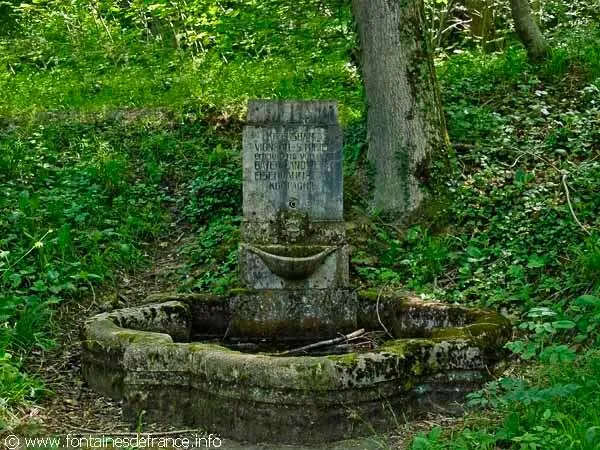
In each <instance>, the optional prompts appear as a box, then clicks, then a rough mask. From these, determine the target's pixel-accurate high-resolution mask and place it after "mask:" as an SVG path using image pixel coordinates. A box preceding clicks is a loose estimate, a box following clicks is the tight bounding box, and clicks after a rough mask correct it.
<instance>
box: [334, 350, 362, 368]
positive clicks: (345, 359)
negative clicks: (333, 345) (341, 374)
mask: <svg viewBox="0 0 600 450" xmlns="http://www.w3.org/2000/svg"><path fill="white" fill-rule="evenodd" d="M327 358H328V359H329V360H331V361H333V362H334V363H335V364H336V366H337V367H341V368H345V369H347V368H350V367H356V365H357V364H358V361H359V359H358V354H357V353H354V352H353V353H346V354H344V355H331V356H327Z"/></svg>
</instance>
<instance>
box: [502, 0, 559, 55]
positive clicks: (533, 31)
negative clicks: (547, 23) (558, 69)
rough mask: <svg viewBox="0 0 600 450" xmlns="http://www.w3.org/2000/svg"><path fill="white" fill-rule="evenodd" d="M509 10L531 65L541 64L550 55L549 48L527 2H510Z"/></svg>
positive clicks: (511, 0)
mask: <svg viewBox="0 0 600 450" xmlns="http://www.w3.org/2000/svg"><path fill="white" fill-rule="evenodd" d="M510 9H511V11H512V16H513V19H514V21H515V30H516V32H517V35H518V36H519V39H520V40H521V42H522V43H523V45H524V46H525V49H526V50H527V56H528V57H529V60H530V61H531V62H532V63H540V62H543V61H544V60H545V59H546V58H547V57H548V55H549V54H550V48H549V47H548V44H547V43H546V40H545V39H544V36H543V35H542V32H541V31H540V27H539V26H538V24H537V23H536V21H535V19H534V18H533V14H532V12H531V6H530V5H529V0H510Z"/></svg>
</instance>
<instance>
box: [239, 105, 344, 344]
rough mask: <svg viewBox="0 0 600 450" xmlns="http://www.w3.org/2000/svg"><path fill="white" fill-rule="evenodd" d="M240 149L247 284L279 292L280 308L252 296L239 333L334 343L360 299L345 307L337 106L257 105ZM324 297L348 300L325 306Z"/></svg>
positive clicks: (243, 268)
mask: <svg viewBox="0 0 600 450" xmlns="http://www.w3.org/2000/svg"><path fill="white" fill-rule="evenodd" d="M243 147H244V157H243V163H244V221H243V223H242V244H241V246H240V253H239V264H240V279H241V280H242V282H243V283H244V285H245V286H246V287H247V288H249V289H254V290H265V291H266V290H269V291H271V290H276V289H279V290H281V291H282V293H281V294H278V295H277V296H276V298H277V301H276V302H273V298H275V297H274V296H273V294H268V295H266V296H259V295H257V296H253V297H252V299H253V301H255V302H256V304H255V305H253V307H252V308H244V309H243V310H240V311H239V315H238V316H237V318H236V320H237V321H236V322H235V323H237V324H240V327H238V328H237V329H238V331H240V330H241V329H242V328H243V329H250V328H252V329H254V330H258V329H261V328H262V329H263V330H271V331H275V330H279V331H285V329H288V326H290V327H289V329H290V330H292V329H293V334H292V335H291V336H281V337H282V338H286V337H287V338H292V337H294V338H295V337H296V336H298V334H300V333H301V332H302V327H304V332H305V333H306V335H307V336H316V335H318V334H319V333H320V334H321V335H324V336H328V335H331V334H332V332H333V334H335V333H336V331H335V326H336V321H337V320H341V322H339V323H338V324H337V325H338V332H339V331H341V330H344V329H346V327H347V325H348V323H355V322H356V311H354V312H352V311H350V310H349V306H350V305H354V307H355V306H356V301H355V300H356V296H355V295H353V296H351V297H352V298H353V299H354V300H353V301H351V302H348V301H345V299H342V297H341V296H340V295H339V292H341V291H339V290H340V289H346V288H348V287H349V284H350V280H349V250H348V246H347V245H346V238H345V227H344V222H343V176H342V159H343V154H342V132H341V128H340V126H339V124H338V118H337V104H336V103H335V102H321V101H262V100H257V101H251V102H250V103H249V105H248V123H247V126H246V127H245V129H244V137H243ZM324 289H331V290H337V291H336V292H334V293H332V294H324V293H323V292H322V291H323V290H324ZM324 298H326V299H328V300H330V301H332V302H336V301H338V300H344V301H342V303H340V304H339V305H337V304H336V303H333V304H331V305H327V306H326V307H325V305H324V304H323V299H324ZM294 302H299V303H297V304H296V303H294ZM338 310H342V311H344V314H339V313H337V311H338ZM243 313H248V314H246V315H245V316H244V315H243ZM346 313H347V314H346ZM320 314H321V315H320ZM263 320H264V322H263ZM252 321H255V322H254V323H252ZM242 323H243V324H244V326H243V327H242V326H241V324H242ZM275 324H279V325H278V326H274V325H275ZM292 324H293V325H292ZM298 327H300V328H298ZM332 327H333V328H332ZM319 328H321V330H320V331H319ZM332 329H333V331H332ZM315 333H316V334H315ZM256 335H257V334H256V332H254V333H252V334H251V336H256Z"/></svg>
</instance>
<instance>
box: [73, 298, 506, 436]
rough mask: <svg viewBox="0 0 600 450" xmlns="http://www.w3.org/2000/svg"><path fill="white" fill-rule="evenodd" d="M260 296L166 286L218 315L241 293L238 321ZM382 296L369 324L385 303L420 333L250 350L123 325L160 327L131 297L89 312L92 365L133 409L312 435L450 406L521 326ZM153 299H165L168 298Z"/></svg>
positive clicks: (395, 318)
mask: <svg viewBox="0 0 600 450" xmlns="http://www.w3.org/2000/svg"><path fill="white" fill-rule="evenodd" d="M252 295H253V294H252V293H250V292H248V293H243V292H236V293H235V294H232V296H231V297H229V298H223V299H217V298H214V297H213V296H204V297H202V296H177V295H174V296H168V297H167V298H168V299H170V300H171V302H170V304H169V305H168V308H167V309H169V310H173V307H174V306H175V307H176V308H175V309H177V310H178V311H179V312H180V313H182V314H183V313H185V312H187V314H189V315H191V311H193V310H194V309H195V308H198V307H199V306H198V304H199V303H201V302H202V301H203V300H205V301H206V302H207V303H209V304H210V306H208V307H207V308H208V309H209V310H210V311H212V314H215V315H216V314H217V310H218V308H217V306H218V305H222V304H226V303H231V304H230V305H229V306H228V307H226V308H222V312H223V314H231V315H232V316H231V317H233V320H235V314H236V311H238V310H239V309H238V307H239V305H237V306H236V301H237V302H239V298H240V297H243V296H247V297H248V300H249V302H248V304H255V302H254V303H253V302H252V298H251V297H252ZM377 297H378V298H374V296H373V295H372V294H371V295H369V294H366V295H361V296H360V299H361V303H362V307H361V313H360V314H359V319H360V320H361V322H362V323H378V318H377V309H378V308H379V311H380V313H383V316H381V314H380V318H381V319H382V320H386V321H389V323H400V324H409V325H412V326H413V328H412V329H413V330H415V333H416V334H415V335H416V336H420V337H406V336H405V337H402V338H399V339H394V340H390V341H388V342H386V343H385V344H384V345H383V346H381V347H380V348H379V349H378V350H377V351H371V352H366V353H350V354H345V355H335V356H322V357H316V356H300V357H289V356H288V357H283V356H274V355H269V354H246V353H240V352H236V351H232V350H229V349H227V348H225V347H222V346H219V345H215V344H198V343H193V342H192V343H174V342H173V339H172V338H171V337H170V336H168V335H166V334H161V333H149V332H146V331H144V330H143V329H142V330H133V329H124V328H122V327H119V326H118V325H117V324H116V322H117V321H119V323H127V324H131V326H140V327H143V326H145V325H149V326H155V323H153V322H152V321H150V322H148V321H143V320H139V317H140V311H139V308H132V309H125V310H121V311H119V313H118V314H109V315H107V314H103V315H99V316H96V317H95V318H93V319H92V320H91V321H90V322H88V324H87V325H86V327H85V329H84V345H83V350H84V351H83V365H84V374H85V376H86V379H87V380H88V382H89V383H90V384H91V385H92V386H93V387H94V388H95V389H96V390H98V391H99V392H103V393H106V394H107V395H111V396H113V397H115V398H123V399H124V409H125V411H126V413H127V414H128V415H129V416H130V417H131V418H132V420H135V418H137V417H138V413H139V412H140V411H141V410H145V411H146V412H147V413H146V415H145V417H146V418H147V419H148V420H151V421H157V422H161V423H168V424H170V425H173V424H181V425H185V426H199V427H202V428H203V429H207V430H209V431H210V432H214V433H218V434H220V435H221V436H223V437H225V438H237V439H240V440H250V441H253V442H261V441H270V442H277V443H302V444H307V443H308V444H309V443H317V442H323V441H332V440H338V439H342V438H347V437H350V436H354V435H361V434H369V433H370V432H372V429H380V428H386V427H389V426H393V425H394V423H395V419H394V417H393V415H392V414H391V413H389V408H390V407H391V408H393V409H394V411H395V413H396V415H397V414H404V415H405V416H406V417H409V418H410V417H415V416H417V415H419V414H420V413H421V412H424V411H429V410H430V409H431V408H432V407H434V406H442V407H447V406H448V404H449V403H451V402H454V401H459V400H461V399H462V397H463V396H464V393H465V392H469V391H471V390H473V389H475V388H477V387H478V386H480V384H481V383H482V382H483V381H484V380H485V379H486V378H487V376H488V370H493V367H494V365H495V364H496V363H497V362H498V361H500V360H501V358H502V352H501V351H500V350H498V349H499V348H501V347H502V344H503V343H504V342H506V340H507V339H508V336H509V333H510V325H509V324H508V322H507V321H506V319H504V318H502V317H501V316H499V315H497V314H495V313H490V312H487V311H481V310H473V311H471V310H467V309H465V308H460V307H456V306H448V305H443V304H439V303H428V302H423V301H420V300H418V299H415V298H412V297H408V296H405V297H401V298H396V299H394V297H393V296H390V295H388V296H386V297H385V298H381V297H382V296H377ZM177 299H180V300H181V302H180V304H179V305H177V303H178V302H177ZM194 305H195V306H194ZM374 305H375V309H374V308H373V306H374ZM144 308H150V309H152V310H154V311H160V310H161V307H160V305H147V306H145V307H144ZM142 316H143V314H142ZM227 317H230V316H227ZM174 320H176V321H177V322H178V323H180V324H186V323H189V321H190V320H191V317H188V320H185V318H182V317H180V315H177V316H174ZM217 322H218V323H225V322H226V320H223V319H220V320H219V321H217ZM359 325H360V324H359ZM223 326H224V325H223ZM419 327H420V328H419ZM170 328H171V329H173V330H175V331H174V332H175V333H177V334H181V333H182V330H181V329H180V330H177V328H178V327H170ZM228 328H229V326H228ZM391 329H394V328H393V326H392V327H391ZM215 331H216V332H219V333H226V332H227V330H223V329H215ZM191 334H192V335H194V334H195V330H193V329H192V330H191Z"/></svg>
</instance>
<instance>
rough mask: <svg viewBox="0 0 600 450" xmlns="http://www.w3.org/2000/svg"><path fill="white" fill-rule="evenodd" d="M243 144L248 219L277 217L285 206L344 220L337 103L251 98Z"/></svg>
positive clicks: (313, 216)
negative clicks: (255, 99) (254, 99)
mask: <svg viewBox="0 0 600 450" xmlns="http://www.w3.org/2000/svg"><path fill="white" fill-rule="evenodd" d="M243 146H244V158H243V161H244V217H245V218H246V219H248V220H252V221H255V220H257V221H263V222H269V221H275V220H277V218H278V214H279V213H280V212H281V211H285V210H292V211H298V212H301V213H304V214H306V215H307V216H308V217H309V218H310V220H317V221H318V220H323V221H336V220H337V221H339V220H342V214H343V203H342V201H343V200H342V193H343V187H342V182H343V177H342V131H341V128H340V126H339V125H338V123H337V104H336V103H335V102H287V101H259V100H257V101H251V102H250V103H249V105H248V125H247V126H246V127H245V128H244V137H243ZM290 238H292V239H293V238H294V236H290ZM298 238H301V236H298Z"/></svg>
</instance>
